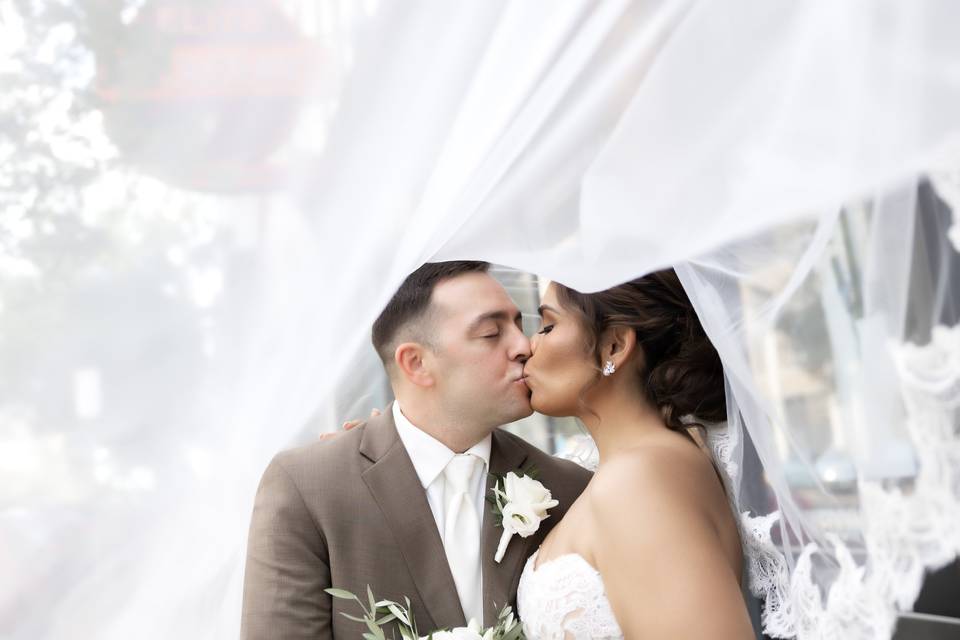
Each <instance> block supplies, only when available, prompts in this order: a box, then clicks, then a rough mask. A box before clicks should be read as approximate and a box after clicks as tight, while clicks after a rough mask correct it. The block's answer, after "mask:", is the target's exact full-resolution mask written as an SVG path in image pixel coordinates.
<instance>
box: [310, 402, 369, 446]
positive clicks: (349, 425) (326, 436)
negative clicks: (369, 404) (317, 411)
mask: <svg viewBox="0 0 960 640" xmlns="http://www.w3.org/2000/svg"><path fill="white" fill-rule="evenodd" d="M378 415H380V409H371V410H370V417H371V418H376V417H377V416H378ZM365 422H366V420H364V419H363V418H354V419H352V420H347V421H346V422H344V423H343V424H342V425H340V431H328V432H327V433H321V434H320V436H319V437H318V438H317V439H318V440H321V441H323V440H330V439H331V438H336V437H337V436H338V435H340V434H341V433H343V432H344V431H350V430H351V429H353V428H355V427H359V426H360V425H362V424H363V423H365Z"/></svg>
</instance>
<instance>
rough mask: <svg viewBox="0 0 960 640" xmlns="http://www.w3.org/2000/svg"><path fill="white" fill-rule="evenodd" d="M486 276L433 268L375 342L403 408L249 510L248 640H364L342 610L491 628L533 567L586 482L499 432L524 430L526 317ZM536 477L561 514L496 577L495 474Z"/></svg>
mask: <svg viewBox="0 0 960 640" xmlns="http://www.w3.org/2000/svg"><path fill="white" fill-rule="evenodd" d="M488 267H489V265H488V264H487V263H484V262H466V261H461V262H440V263H428V264H425V265H423V266H422V267H420V268H419V269H417V270H416V271H415V272H413V273H412V274H411V275H410V276H408V277H407V279H406V280H405V281H404V282H403V284H402V285H401V286H400V289H399V290H398V291H397V292H396V294H394V296H393V298H392V299H391V300H390V302H389V303H388V304H387V306H386V308H385V309H384V310H383V312H382V313H381V314H380V317H379V318H377V321H376V322H375V324H374V327H373V344H374V347H376V350H377V352H378V353H379V354H380V357H381V359H382V360H383V362H384V366H385V368H386V370H387V373H388V375H389V378H390V384H391V387H392V388H393V392H394V395H395V397H396V402H394V403H393V404H392V405H391V406H390V407H388V409H387V410H386V411H385V412H384V414H383V415H382V416H377V417H374V418H371V419H370V420H369V421H367V422H366V424H364V425H361V426H359V427H357V428H355V429H352V430H350V431H347V432H346V433H343V434H341V435H339V436H337V437H336V438H332V439H330V440H328V441H326V442H322V443H315V444H312V445H308V446H305V447H301V448H299V449H294V450H291V451H286V452H283V453H280V454H278V455H277V456H276V457H275V458H274V459H273V461H272V462H271V463H270V465H269V466H268V467H267V470H266V471H265V472H264V475H263V479H262V481H261V483H260V488H259V490H258V491H257V497H256V501H255V504H254V509H253V518H252V522H251V524H250V537H249V542H248V548H247V565H246V575H245V578H244V593H243V618H242V630H241V636H242V637H243V638H244V639H246V640H260V639H263V640H266V639H268V638H269V639H293V638H310V639H313V640H326V639H330V638H342V639H347V638H349V639H351V640H352V639H354V638H357V637H360V635H362V633H363V632H364V631H365V630H366V628H365V627H363V625H362V623H358V622H354V621H351V620H349V619H347V618H345V617H344V616H342V615H340V613H341V612H346V613H349V614H351V615H359V614H360V609H359V607H358V606H356V603H353V602H351V601H348V600H339V599H337V600H334V599H332V598H331V597H330V596H329V595H327V594H326V593H325V592H324V589H326V588H328V587H337V588H341V589H346V590H348V591H351V592H353V593H356V594H358V595H360V596H361V597H363V594H366V591H367V586H368V585H369V586H370V588H371V589H372V590H373V593H374V595H375V596H376V597H377V598H379V599H389V600H395V601H400V602H402V601H403V598H404V597H408V598H410V602H411V605H412V611H413V614H414V616H415V618H416V620H417V624H418V627H419V630H420V632H421V633H426V632H429V631H431V630H435V629H439V628H446V627H457V626H464V625H465V624H466V622H467V619H469V618H475V619H477V621H479V622H482V623H483V624H484V625H485V626H490V625H492V624H495V622H496V617H497V611H498V609H499V608H501V607H503V606H504V605H505V604H513V603H514V602H515V599H516V593H517V584H518V582H519V580H520V574H521V571H522V569H523V565H524V563H525V561H526V560H527V558H528V557H529V555H530V554H532V553H533V551H534V550H536V548H537V546H538V545H539V544H540V542H541V541H542V540H543V538H544V536H546V534H547V532H548V531H549V530H550V528H551V527H552V526H553V525H555V524H556V523H557V522H558V521H559V520H560V518H561V517H562V516H563V514H564V513H565V512H566V510H567V509H568V508H569V506H570V504H571V503H572V502H573V501H574V500H575V499H576V498H577V496H579V495H580V492H581V491H583V488H584V487H585V486H586V484H587V481H588V480H589V478H590V474H589V472H587V471H585V470H584V469H582V468H580V467H579V466H577V465H576V464H574V463H572V462H568V461H565V460H559V459H557V458H553V457H551V456H549V455H546V454H545V453H543V452H542V451H540V450H539V449H537V448H536V447H534V446H532V445H530V444H528V443H527V442H525V441H524V440H522V439H520V438H518V437H516V436H514V435H511V434H509V433H507V432H505V431H502V430H500V429H498V427H500V426H501V425H503V424H506V423H509V422H513V421H514V420H518V419H520V418H523V417H525V416H528V415H530V413H531V409H530V402H529V391H528V389H527V386H526V384H525V383H524V381H523V379H522V373H523V363H524V362H525V361H526V359H527V357H529V355H530V343H529V340H528V339H527V338H526V336H525V335H524V334H523V332H522V331H521V328H520V312H519V310H518V309H517V307H516V305H515V304H514V303H513V301H512V300H511V299H510V297H509V296H508V295H507V293H506V291H505V290H504V289H503V287H502V286H501V285H500V284H499V283H498V282H497V281H496V280H494V279H493V278H492V277H491V276H490V275H489V274H488V273H487V270H488ZM529 467H536V468H537V470H538V475H537V479H538V480H539V481H540V482H542V483H543V485H544V486H545V487H546V488H547V489H549V490H550V491H551V492H552V494H553V497H554V498H555V499H556V500H558V501H559V505H558V506H556V507H554V508H553V509H550V511H549V518H547V519H546V520H544V521H543V523H542V524H541V526H540V528H539V529H538V530H537V531H536V533H534V534H533V535H531V536H530V537H528V538H521V537H519V536H514V537H513V538H512V540H511V541H510V543H509V545H508V546H507V550H506V554H505V555H504V556H503V558H502V560H501V562H499V563H496V562H494V555H495V553H496V549H497V544H498V542H499V540H500V536H501V532H502V531H501V529H500V528H498V527H496V526H495V524H494V517H493V514H492V512H491V510H490V506H489V504H488V503H487V502H486V500H485V499H484V498H485V496H486V495H489V491H490V488H491V487H492V486H493V482H494V478H493V476H492V475H490V474H506V473H507V472H508V471H515V472H520V471H521V470H523V469H527V468H529Z"/></svg>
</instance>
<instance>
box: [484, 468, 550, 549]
mask: <svg viewBox="0 0 960 640" xmlns="http://www.w3.org/2000/svg"><path fill="white" fill-rule="evenodd" d="M534 473H535V471H534V470H531V471H528V472H526V473H524V474H522V475H518V474H516V473H514V472H513V471H510V472H509V473H507V475H505V476H503V477H502V478H498V479H497V481H496V483H494V485H493V489H492V490H491V492H492V493H493V496H492V497H488V498H487V500H488V501H489V502H490V503H491V504H492V505H493V513H494V515H495V516H496V517H497V518H498V520H499V522H498V523H497V524H498V525H499V526H501V527H503V534H501V536H500V544H499V545H497V553H496V555H495V556H494V557H493V561H494V562H498V563H499V562H500V561H501V560H503V554H504V553H506V551H507V545H508V544H510V538H512V537H513V535H514V534H519V536H520V537H521V538H528V537H530V536H532V535H533V534H534V533H536V532H537V529H539V528H540V523H541V522H543V521H544V520H546V519H547V518H549V517H550V516H548V515H547V510H548V509H552V508H553V507H555V506H557V505H558V504H560V503H559V502H557V501H556V500H554V499H553V496H552V495H551V494H550V490H549V489H547V488H546V487H544V486H543V485H542V484H540V482H538V481H537V480H536V479H534V477H533V474H534Z"/></svg>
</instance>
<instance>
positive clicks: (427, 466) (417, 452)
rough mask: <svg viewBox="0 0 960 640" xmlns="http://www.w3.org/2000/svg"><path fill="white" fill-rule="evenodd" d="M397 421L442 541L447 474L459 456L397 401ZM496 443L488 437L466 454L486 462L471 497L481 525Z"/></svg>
mask: <svg viewBox="0 0 960 640" xmlns="http://www.w3.org/2000/svg"><path fill="white" fill-rule="evenodd" d="M393 421H394V422H395V423H396V425H397V433H398V434H399V435H400V441H401V442H402V443H403V446H404V447H406V449H407V453H408V454H409V455H410V460H411V461H412V462H413V468H414V469H415V470H416V472H417V476H418V477H419V478H420V484H421V485H422V486H423V488H424V490H426V492H427V503H429V505H430V511H431V512H433V519H434V520H435V521H436V523H437V530H438V531H439V532H440V539H441V540H442V539H443V531H444V524H445V523H444V519H443V513H444V504H443V490H444V485H445V480H444V477H443V470H444V469H445V468H446V466H447V463H449V462H450V460H451V459H453V457H454V456H455V455H457V454H456V452H455V451H451V450H450V449H448V448H447V446H446V445H445V444H443V443H442V442H440V441H439V440H437V439H436V438H434V437H433V436H431V435H429V434H428V433H426V432H425V431H422V430H420V429H419V428H418V427H416V426H415V425H414V424H413V423H411V422H410V421H409V420H407V418H406V416H404V415H403V412H402V411H401V410H400V403H399V402H396V401H395V402H394V403H393ZM492 441H493V436H491V435H487V437H485V438H484V439H483V440H481V441H480V442H478V443H477V444H475V445H473V446H472V447H470V448H469V449H467V450H466V451H465V452H464V453H470V454H473V455H475V456H477V457H478V458H480V459H481V460H482V461H483V469H482V471H483V473H475V474H474V477H473V487H472V491H473V493H472V494H471V495H472V496H473V502H474V505H475V506H476V508H477V521H478V522H480V523H481V524H482V523H483V512H484V510H485V506H484V505H485V504H486V501H485V500H484V495H483V494H484V492H485V491H486V486H487V483H486V478H487V473H488V472H489V471H490V444H491V442H492Z"/></svg>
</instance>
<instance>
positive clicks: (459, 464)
mask: <svg viewBox="0 0 960 640" xmlns="http://www.w3.org/2000/svg"><path fill="white" fill-rule="evenodd" d="M482 464H483V461H482V460H480V458H478V457H476V456H474V455H472V454H469V453H461V454H458V455H456V456H454V457H453V458H452V459H451V460H450V462H449V463H447V466H446V468H445V469H444V470H443V477H444V481H445V482H444V489H443V504H444V515H443V522H444V525H443V548H444V550H445V551H446V552H447V563H448V564H449V565H450V572H451V573H452V574H453V581H454V583H455V584H456V585H457V595H458V596H460V604H461V606H462V607H463V614H464V616H465V617H466V619H467V621H468V622H469V620H470V619H471V618H474V619H476V621H477V622H480V623H481V624H482V623H483V602H482V595H481V584H480V522H479V519H478V518H477V508H476V505H474V503H473V502H474V501H473V498H472V496H471V494H472V491H471V490H470V488H471V487H472V486H473V483H472V482H471V481H472V480H473V477H474V474H475V473H476V472H477V469H478V468H479V467H480V465H482Z"/></svg>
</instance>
